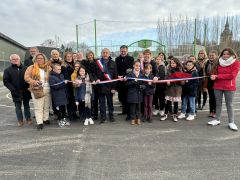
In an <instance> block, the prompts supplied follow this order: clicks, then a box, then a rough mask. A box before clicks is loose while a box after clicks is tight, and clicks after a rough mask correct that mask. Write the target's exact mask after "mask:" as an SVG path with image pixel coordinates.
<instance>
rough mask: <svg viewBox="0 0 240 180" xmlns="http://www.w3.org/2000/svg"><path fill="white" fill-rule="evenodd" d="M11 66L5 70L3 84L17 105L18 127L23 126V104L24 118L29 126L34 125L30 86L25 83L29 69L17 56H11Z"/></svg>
mask: <svg viewBox="0 0 240 180" xmlns="http://www.w3.org/2000/svg"><path fill="white" fill-rule="evenodd" d="M10 61H11V66H9V67H8V68H7V69H5V70H4V74H3V84H4V86H6V87H7V88H8V89H9V90H10V92H11V95H12V100H13V102H14V104H15V111H16V116H17V120H18V126H19V127H20V126H22V125H23V114H22V108H21V106H22V103H23V106H24V116H25V118H26V121H27V123H28V124H32V120H31V114H30V106H29V100H30V99H31V94H30V91H28V88H29V85H28V83H26V82H25V81H24V74H25V71H26V69H27V67H26V66H24V65H22V64H21V61H20V57H19V55H17V54H12V55H11V56H10Z"/></svg>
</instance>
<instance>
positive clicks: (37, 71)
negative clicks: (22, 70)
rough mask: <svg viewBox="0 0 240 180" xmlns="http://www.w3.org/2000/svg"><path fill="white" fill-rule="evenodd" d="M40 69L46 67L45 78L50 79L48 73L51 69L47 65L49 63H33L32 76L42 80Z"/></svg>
mask: <svg viewBox="0 0 240 180" xmlns="http://www.w3.org/2000/svg"><path fill="white" fill-rule="evenodd" d="M40 69H44V71H45V72H47V73H46V75H45V77H44V78H45V80H46V81H47V80H48V75H49V69H48V66H47V63H45V64H41V65H39V64H38V63H34V64H33V70H32V78H33V79H34V80H40Z"/></svg>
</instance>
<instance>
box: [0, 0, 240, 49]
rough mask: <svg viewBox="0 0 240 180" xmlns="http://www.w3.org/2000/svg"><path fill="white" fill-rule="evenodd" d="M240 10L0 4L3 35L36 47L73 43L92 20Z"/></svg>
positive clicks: (106, 1)
mask: <svg viewBox="0 0 240 180" xmlns="http://www.w3.org/2000/svg"><path fill="white" fill-rule="evenodd" d="M239 7H240V1H239V0H228V1H226V0H201V1H196V0H194V1H191V0H182V1H177V0H149V1H147V0H127V1H125V0H103V1H100V0H38V1H37V0H1V1H0V23H1V24H0V32H2V33H4V34H5V35H7V36H9V37H10V38H12V39H14V40H16V41H18V42H19V43H21V44H23V45H25V46H35V45H39V44H40V43H42V42H43V41H44V40H46V39H49V38H54V36H55V35H57V36H59V37H60V39H61V40H63V41H65V42H68V41H74V40H75V25H76V24H81V23H84V22H88V21H91V20H93V19H100V20H126V21H157V20H158V18H161V17H164V16H169V14H170V13H171V14H172V15H173V16H178V15H188V16H192V17H195V16H197V15H199V16H214V15H224V16H226V15H235V14H240V9H239ZM143 25H144V24H143Z"/></svg>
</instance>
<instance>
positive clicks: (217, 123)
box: [208, 119, 220, 126]
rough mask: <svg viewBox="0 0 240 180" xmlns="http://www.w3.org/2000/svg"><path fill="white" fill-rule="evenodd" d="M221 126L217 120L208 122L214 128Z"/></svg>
mask: <svg viewBox="0 0 240 180" xmlns="http://www.w3.org/2000/svg"><path fill="white" fill-rule="evenodd" d="M219 124H220V121H218V120H216V119H214V120H212V121H209V122H208V125H212V126H216V125H219Z"/></svg>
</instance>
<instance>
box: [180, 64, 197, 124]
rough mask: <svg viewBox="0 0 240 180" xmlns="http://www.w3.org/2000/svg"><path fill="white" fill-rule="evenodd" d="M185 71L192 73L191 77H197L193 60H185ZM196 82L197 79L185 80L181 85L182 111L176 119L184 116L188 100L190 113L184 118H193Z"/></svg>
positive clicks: (189, 119)
mask: <svg viewBox="0 0 240 180" xmlns="http://www.w3.org/2000/svg"><path fill="white" fill-rule="evenodd" d="M186 73H189V74H192V77H198V72H197V70H196V67H195V64H194V62H193V61H190V60H188V61H187V62H186ZM198 84H199V82H198V79H194V80H187V81H185V84H184V85H183V87H182V111H181V114H180V115H179V116H178V119H182V118H185V117H186V110H187V103H188V102H189V104H190V114H189V116H188V117H187V118H186V120H188V121H191V120H194V114H195V110H196V107H195V105H196V103H195V100H196V99H195V98H196V94H197V88H198Z"/></svg>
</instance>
